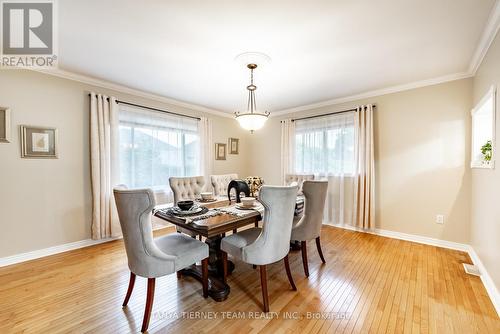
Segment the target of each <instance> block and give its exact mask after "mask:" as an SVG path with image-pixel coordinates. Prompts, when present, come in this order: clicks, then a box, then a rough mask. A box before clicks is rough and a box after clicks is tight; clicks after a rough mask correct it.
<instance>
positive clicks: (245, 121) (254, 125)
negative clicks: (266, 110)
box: [236, 113, 267, 131]
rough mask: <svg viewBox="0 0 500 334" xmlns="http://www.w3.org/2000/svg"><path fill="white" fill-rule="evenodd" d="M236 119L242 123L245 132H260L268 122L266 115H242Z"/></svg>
mask: <svg viewBox="0 0 500 334" xmlns="http://www.w3.org/2000/svg"><path fill="white" fill-rule="evenodd" d="M236 119H237V120H238V122H239V123H240V126H241V127H242V128H243V129H245V130H250V131H254V130H259V129H260V128H262V127H263V126H264V123H266V121H267V115H265V114H258V113H253V114H250V113H249V114H242V115H239V116H236Z"/></svg>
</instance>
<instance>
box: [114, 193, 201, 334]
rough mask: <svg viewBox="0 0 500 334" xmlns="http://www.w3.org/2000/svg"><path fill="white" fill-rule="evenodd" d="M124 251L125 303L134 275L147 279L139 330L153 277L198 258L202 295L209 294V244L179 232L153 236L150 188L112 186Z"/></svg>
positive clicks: (150, 296)
mask: <svg viewBox="0 0 500 334" xmlns="http://www.w3.org/2000/svg"><path fill="white" fill-rule="evenodd" d="M113 193H114V196H115V202H116V208H117V211H118V217H119V220H120V225H121V228H122V233H123V241H124V243H125V250H126V252H127V259H128V267H129V269H130V281H129V285H128V289H127V294H126V295H125V300H124V301H123V307H125V306H127V304H128V301H129V299H130V296H131V295H132V290H133V289H134V284H135V278H136V276H141V277H145V278H147V279H148V289H147V297H146V307H145V310H144V318H143V321H142V327H141V331H142V332H145V331H146V330H147V329H148V326H149V319H150V317H151V310H152V308H153V299H154V290H155V280H156V278H157V277H161V276H165V275H169V274H173V273H175V272H178V271H179V270H181V269H184V268H186V267H188V266H190V265H191V264H194V263H196V262H198V261H201V264H202V286H203V297H205V298H207V297H208V245H207V244H205V243H203V242H201V241H198V240H196V239H193V238H190V237H188V236H186V235H184V234H181V233H173V234H168V235H165V236H161V237H158V238H153V229H152V225H151V213H152V210H153V208H154V207H155V200H154V193H153V191H152V190H151V189H134V190H126V189H116V188H115V189H113Z"/></svg>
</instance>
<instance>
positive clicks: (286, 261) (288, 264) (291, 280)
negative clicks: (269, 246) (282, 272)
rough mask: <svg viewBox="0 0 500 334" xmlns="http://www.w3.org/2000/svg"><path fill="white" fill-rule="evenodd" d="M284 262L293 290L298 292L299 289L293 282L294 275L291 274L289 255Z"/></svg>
mask: <svg viewBox="0 0 500 334" xmlns="http://www.w3.org/2000/svg"><path fill="white" fill-rule="evenodd" d="M283 261H284V262H285V269H286V275H287V276H288V281H289V282H290V285H291V286H292V290H293V291H297V287H296V286H295V282H294V281H293V277H292V273H291V272H290V262H289V261H288V254H287V255H286V256H285V258H284V259H283Z"/></svg>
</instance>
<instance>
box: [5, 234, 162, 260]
mask: <svg viewBox="0 0 500 334" xmlns="http://www.w3.org/2000/svg"><path fill="white" fill-rule="evenodd" d="M167 227H169V225H165V226H158V225H156V226H155V227H154V228H153V230H154V231H156V230H160V229H163V228H167ZM121 238H122V237H116V238H106V239H100V240H92V239H85V240H80V241H75V242H70V243H67V244H62V245H57V246H52V247H48V248H43V249H38V250H35V251H31V252H26V253H21V254H16V255H12V256H7V257H2V258H0V268H1V267H5V266H10V265H12V264H16V263H21V262H25V261H30V260H35V259H39V258H42V257H46V256H49V255H55V254H59V253H64V252H67V251H70V250H75V249H80V248H85V247H89V246H94V245H99V244H102V243H105V242H109V241H113V240H118V239H121Z"/></svg>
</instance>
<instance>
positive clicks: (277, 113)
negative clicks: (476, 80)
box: [271, 72, 473, 117]
mask: <svg viewBox="0 0 500 334" xmlns="http://www.w3.org/2000/svg"><path fill="white" fill-rule="evenodd" d="M472 76H473V75H472V74H471V73H469V72H461V73H455V74H450V75H445V76H441V77H437V78H433V79H427V80H421V81H415V82H412V83H408V84H403V85H397V86H392V87H387V88H382V89H376V90H371V91H367V92H364V93H360V94H356V95H350V96H345V97H341V98H337V99H332V100H326V101H322V102H317V103H312V104H308V105H304V106H299V107H294V108H289V109H283V110H279V111H275V112H272V113H271V116H272V117H278V116H283V115H286V114H290V113H295V112H300V111H306V110H313V109H318V108H322V107H327V106H332V105H336V104H341V103H347V102H353V101H357V100H362V99H367V98H371V97H377V96H381V95H387V94H392V93H398V92H403V91H406V90H411V89H415V88H421V87H426V86H432V85H437V84H440V83H445V82H449V81H455V80H460V79H466V78H470V77H472Z"/></svg>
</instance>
